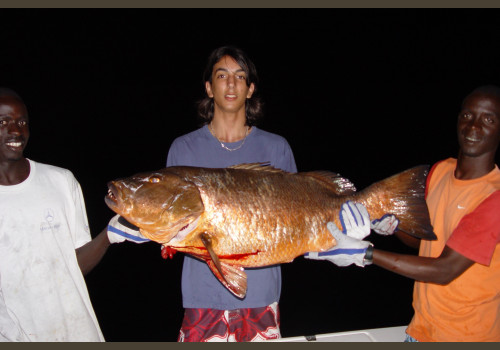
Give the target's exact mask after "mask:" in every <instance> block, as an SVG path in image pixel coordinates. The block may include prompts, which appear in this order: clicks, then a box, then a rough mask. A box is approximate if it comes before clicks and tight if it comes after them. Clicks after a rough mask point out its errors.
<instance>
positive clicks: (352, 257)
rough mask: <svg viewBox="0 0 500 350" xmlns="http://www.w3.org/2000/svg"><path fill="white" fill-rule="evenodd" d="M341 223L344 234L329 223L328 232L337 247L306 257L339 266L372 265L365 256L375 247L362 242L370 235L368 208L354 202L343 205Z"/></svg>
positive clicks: (306, 255) (333, 224)
mask: <svg viewBox="0 0 500 350" xmlns="http://www.w3.org/2000/svg"><path fill="white" fill-rule="evenodd" d="M363 209H364V210H363ZM340 222H341V223H342V227H343V230H344V231H343V232H342V231H340V230H339V229H338V227H337V226H336V225H335V223H333V222H329V223H328V224H327V228H328V230H329V231H330V233H331V234H332V236H333V238H335V240H336V241H337V245H336V246H335V247H333V248H332V249H330V250H328V251H326V252H309V253H306V254H305V255H304V257H305V258H307V259H314V260H329V261H331V262H332V263H334V264H335V265H337V266H348V265H351V264H356V265H358V266H362V267H363V266H366V265H369V264H371V259H369V260H366V259H365V255H366V252H367V249H368V247H370V246H373V245H372V244H371V243H370V242H367V241H363V240H362V239H363V238H365V237H366V236H367V235H368V234H369V233H370V226H369V223H370V216H369V215H368V211H367V210H366V208H365V207H364V206H363V205H362V204H357V203H356V204H355V203H352V202H346V203H344V204H342V208H341V210H340ZM353 236H354V237H353ZM358 237H359V238H358Z"/></svg>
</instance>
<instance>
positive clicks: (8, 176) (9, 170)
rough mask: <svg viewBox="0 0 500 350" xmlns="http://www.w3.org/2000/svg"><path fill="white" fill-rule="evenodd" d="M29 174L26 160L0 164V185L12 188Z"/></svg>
mask: <svg viewBox="0 0 500 350" xmlns="http://www.w3.org/2000/svg"><path fill="white" fill-rule="evenodd" d="M29 174H30V164H29V161H28V159H26V158H21V159H19V160H16V161H4V162H0V185H2V186H12V185H17V184H20V183H21V182H23V181H24V180H26V179H27V178H28V176H29Z"/></svg>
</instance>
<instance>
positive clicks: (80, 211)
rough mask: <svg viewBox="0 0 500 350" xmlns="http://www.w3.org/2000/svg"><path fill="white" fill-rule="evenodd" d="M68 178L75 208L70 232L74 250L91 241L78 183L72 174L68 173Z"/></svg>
mask: <svg viewBox="0 0 500 350" xmlns="http://www.w3.org/2000/svg"><path fill="white" fill-rule="evenodd" d="M68 177H69V179H68V181H69V183H70V186H71V191H72V193H71V195H72V197H73V202H74V206H75V208H74V210H75V219H74V220H75V221H74V227H73V230H74V232H72V235H73V242H75V243H74V244H75V249H76V248H80V247H81V246H83V245H85V244H87V243H88V242H90V241H91V240H92V236H91V235H90V228H89V222H88V218H87V211H86V209H85V201H84V199H83V193H82V188H81V186H80V183H79V182H78V181H77V180H76V178H75V177H74V176H73V174H72V173H69V174H68Z"/></svg>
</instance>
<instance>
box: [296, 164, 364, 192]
mask: <svg viewBox="0 0 500 350" xmlns="http://www.w3.org/2000/svg"><path fill="white" fill-rule="evenodd" d="M299 174H300V175H303V176H308V177H311V178H313V179H315V180H317V181H319V182H321V183H323V184H325V185H327V186H328V187H329V188H330V189H331V190H332V191H334V192H335V194H338V195H351V194H354V193H355V192H356V187H355V186H354V184H353V183H352V182H351V181H350V180H348V179H346V178H345V177H342V176H341V175H340V174H337V173H332V172H331V171H326V170H319V171H309V172H304V173H299Z"/></svg>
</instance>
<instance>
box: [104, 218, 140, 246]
mask: <svg viewBox="0 0 500 350" xmlns="http://www.w3.org/2000/svg"><path fill="white" fill-rule="evenodd" d="M108 239H109V242H110V243H111V244H113V243H121V242H124V241H125V240H127V241H130V242H134V243H144V242H149V241H150V240H149V239H147V238H146V237H144V236H143V235H142V234H141V232H140V231H139V228H138V227H136V226H134V225H132V224H131V223H129V222H128V221H127V220H125V219H124V218H122V217H121V216H120V215H115V216H114V217H113V218H111V220H109V224H108Z"/></svg>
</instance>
